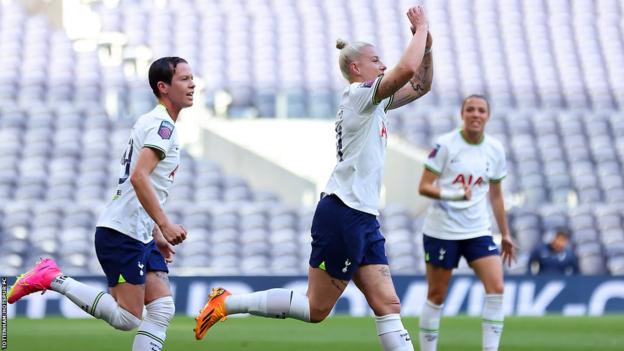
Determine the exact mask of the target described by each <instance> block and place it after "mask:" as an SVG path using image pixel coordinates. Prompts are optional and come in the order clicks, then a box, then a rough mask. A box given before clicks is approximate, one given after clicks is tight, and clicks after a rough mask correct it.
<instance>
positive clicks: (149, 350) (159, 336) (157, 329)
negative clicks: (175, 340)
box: [132, 296, 175, 351]
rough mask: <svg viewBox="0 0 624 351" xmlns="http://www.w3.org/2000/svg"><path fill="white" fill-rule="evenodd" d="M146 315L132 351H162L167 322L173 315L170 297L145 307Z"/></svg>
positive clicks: (173, 309)
mask: <svg viewBox="0 0 624 351" xmlns="http://www.w3.org/2000/svg"><path fill="white" fill-rule="evenodd" d="M145 309H146V311H147V313H146V314H145V317H144V318H143V322H141V325H140V326H139V330H138V331H137V335H136V336H135V337H134V344H132V351H162V348H163V345H164V344H165V339H166V337H167V328H168V327H169V322H171V319H172V318H173V315H174V314H175V305H174V303H173V298H172V297H171V296H165V297H161V298H158V299H156V300H154V301H152V302H150V303H149V304H147V305H145Z"/></svg>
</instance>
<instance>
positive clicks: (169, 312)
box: [145, 296, 175, 328]
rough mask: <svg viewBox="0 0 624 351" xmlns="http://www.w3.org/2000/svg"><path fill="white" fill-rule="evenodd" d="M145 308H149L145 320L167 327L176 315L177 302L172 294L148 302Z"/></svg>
mask: <svg viewBox="0 0 624 351" xmlns="http://www.w3.org/2000/svg"><path fill="white" fill-rule="evenodd" d="M145 309H146V310H147V314H146V315H145V320H149V321H150V322H152V323H154V324H156V325H159V326H162V327H165V328H166V327H167V326H169V322H171V319H172V318H173V316H174V315H175V304H174V303H173V298H172V297H171V296H165V297H161V298H158V299H156V300H154V301H152V302H150V303H148V304H147V305H146V306H145Z"/></svg>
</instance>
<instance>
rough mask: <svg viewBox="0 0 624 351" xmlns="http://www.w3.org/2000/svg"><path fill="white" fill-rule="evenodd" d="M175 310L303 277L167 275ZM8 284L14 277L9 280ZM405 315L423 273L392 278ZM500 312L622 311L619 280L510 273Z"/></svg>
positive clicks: (27, 310)
mask: <svg viewBox="0 0 624 351" xmlns="http://www.w3.org/2000/svg"><path fill="white" fill-rule="evenodd" d="M76 279H79V280H80V281H82V282H85V283H87V284H91V285H97V286H99V287H101V288H102V289H103V290H104V289H106V281H105V280H104V278H103V277H101V276H81V277H76ZM170 280H171V284H172V287H173V290H174V298H175V303H176V311H177V314H179V315H187V316H194V315H195V314H196V313H197V311H199V309H200V308H201V307H202V306H203V304H204V303H205V300H206V297H207V296H208V293H209V292H210V288H211V287H215V286H224V287H226V288H228V289H230V290H231V291H232V292H233V293H244V292H252V291H257V290H265V289H270V288H276V287H283V288H290V289H294V290H297V291H301V292H305V290H306V287H307V281H306V277H304V276H288V277H286V276H284V277H280V276H224V277H175V276H173V277H171V279H170ZM8 281H9V286H10V284H12V282H13V281H14V278H13V279H9V280H8ZM394 281H395V285H396V289H397V293H398V294H399V297H400V298H401V303H402V312H403V314H404V315H409V316H418V315H420V311H421V308H422V303H423V301H424V298H425V296H426V291H427V284H426V281H425V279H424V277H422V276H396V277H394ZM483 295H484V290H483V287H482V285H481V283H480V282H479V281H478V280H477V279H476V278H475V277H474V276H456V277H454V278H453V280H452V281H451V285H450V288H449V292H448V296H447V300H446V303H445V306H444V314H445V315H447V316H454V315H458V314H465V315H470V316H478V315H480V314H481V309H482V307H483ZM504 307H505V313H506V314H507V315H517V316H541V315H544V314H561V315H567V316H578V315H589V316H601V315H604V314H615V313H624V278H616V277H609V276H604V277H599V276H574V277H560V276H551V277H533V276H509V277H506V281H505V300H504ZM333 313H336V314H347V315H351V316H366V315H371V314H372V312H371V310H370V309H369V307H368V305H367V304H366V300H365V299H364V296H363V295H362V294H361V293H360V292H359V290H357V288H356V287H355V285H353V283H351V284H350V285H349V286H348V287H347V289H346V290H345V293H344V294H343V296H342V297H341V298H340V300H339V301H338V304H337V305H336V307H335V309H334V312H333ZM51 315H63V316H65V317H68V318H84V317H88V315H87V314H86V313H85V312H83V311H82V310H81V309H79V308H78V307H76V306H75V305H74V304H73V303H71V302H70V301H69V300H68V299H65V298H61V295H59V294H57V293H55V292H47V293H46V294H44V295H40V294H32V295H29V296H27V297H26V298H24V299H23V300H21V301H19V302H18V303H16V304H15V305H9V306H8V316H9V318H13V317H15V316H26V317H28V318H43V317H45V316H51Z"/></svg>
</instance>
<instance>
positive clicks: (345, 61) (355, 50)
mask: <svg viewBox="0 0 624 351" xmlns="http://www.w3.org/2000/svg"><path fill="white" fill-rule="evenodd" d="M367 46H373V45H372V44H369V43H366V42H363V41H356V42H354V43H352V44H349V42H347V41H346V40H344V39H338V40H336V49H338V50H340V56H339V57H338V65H340V72H342V76H343V77H344V78H345V79H346V80H349V64H350V63H351V62H353V61H355V60H356V59H357V58H358V57H359V56H360V54H361V53H362V49H363V48H365V47H367Z"/></svg>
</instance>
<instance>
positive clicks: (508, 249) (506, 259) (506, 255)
mask: <svg viewBox="0 0 624 351" xmlns="http://www.w3.org/2000/svg"><path fill="white" fill-rule="evenodd" d="M501 249H502V251H503V252H502V254H501V255H502V258H503V265H505V263H507V266H511V263H512V262H516V260H517V258H516V252H517V250H518V247H517V246H516V244H515V243H514V242H513V240H512V239H511V235H503V238H502V240H501Z"/></svg>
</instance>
